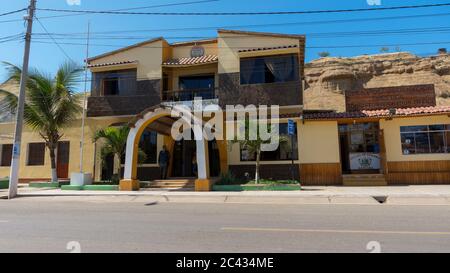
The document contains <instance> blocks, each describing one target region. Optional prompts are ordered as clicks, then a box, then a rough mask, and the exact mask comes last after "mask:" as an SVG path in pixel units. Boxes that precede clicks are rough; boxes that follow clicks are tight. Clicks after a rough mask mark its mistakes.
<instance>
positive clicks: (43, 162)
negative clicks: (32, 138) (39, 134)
mask: <svg viewBox="0 0 450 273" xmlns="http://www.w3.org/2000/svg"><path fill="white" fill-rule="evenodd" d="M34 145H36V146H37V145H42V147H39V148H40V149H42V158H40V160H39V162H37V163H33V162H30V160H31V159H32V158H31V157H30V153H31V149H32V146H34ZM27 146H28V147H27V148H28V149H27V166H32V167H38V166H45V148H46V147H45V143H44V142H34V143H28V145H27Z"/></svg>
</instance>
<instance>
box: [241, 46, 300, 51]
mask: <svg viewBox="0 0 450 273" xmlns="http://www.w3.org/2000/svg"><path fill="white" fill-rule="evenodd" d="M296 47H298V46H297V45H285V46H275V47H255V48H247V49H241V50H239V52H253V51H264V50H275V49H287V48H296Z"/></svg>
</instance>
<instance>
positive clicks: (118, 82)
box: [92, 69, 137, 96]
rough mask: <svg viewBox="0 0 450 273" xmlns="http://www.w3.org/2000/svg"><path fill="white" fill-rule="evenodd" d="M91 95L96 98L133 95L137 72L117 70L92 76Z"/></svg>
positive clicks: (135, 89)
mask: <svg viewBox="0 0 450 273" xmlns="http://www.w3.org/2000/svg"><path fill="white" fill-rule="evenodd" d="M92 77H93V81H92V94H94V95H97V96H118V95H123V96H126V95H135V94H136V93H137V70H136V69H127V70H117V71H106V72H96V73H93V74H92Z"/></svg>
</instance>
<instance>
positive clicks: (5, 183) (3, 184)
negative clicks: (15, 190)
mask: <svg viewBox="0 0 450 273" xmlns="http://www.w3.org/2000/svg"><path fill="white" fill-rule="evenodd" d="M7 188H9V180H0V189H1V190H4V189H7Z"/></svg>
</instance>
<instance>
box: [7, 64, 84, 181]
mask: <svg viewBox="0 0 450 273" xmlns="http://www.w3.org/2000/svg"><path fill="white" fill-rule="evenodd" d="M4 64H5V65H6V68H7V71H8V76H9V80H12V81H13V82H16V83H19V82H20V77H21V74H22V70H21V69H20V68H19V67H17V66H15V65H13V64H10V63H4ZM82 71H83V69H82V68H81V67H80V66H78V65H76V64H75V63H72V62H66V63H64V64H62V65H61V66H60V67H59V69H58V71H57V73H56V75H55V76H54V77H53V76H51V75H48V74H44V73H42V72H39V71H37V70H34V69H32V70H30V73H29V77H28V81H27V84H26V85H27V86H26V97H25V108H24V120H25V123H26V125H28V126H29V127H30V128H31V129H32V130H33V131H35V132H37V133H39V135H40V136H41V137H42V139H43V140H44V141H45V145H46V147H47V148H48V150H49V152H50V163H51V177H52V182H57V181H58V177H57V173H56V153H55V151H56V148H57V146H58V141H59V140H60V139H61V138H62V137H63V133H62V129H63V128H65V127H67V126H68V125H70V124H71V123H72V122H73V121H74V120H75V119H77V118H78V117H79V114H80V113H81V111H82V107H81V106H80V98H81V96H80V94H77V93H75V88H76V86H77V84H78V83H79V79H80V76H81V72H82ZM0 95H2V96H1V99H0V111H10V112H11V113H15V111H16V109H17V104H18V98H17V95H15V94H14V93H11V92H8V91H5V90H0Z"/></svg>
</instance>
